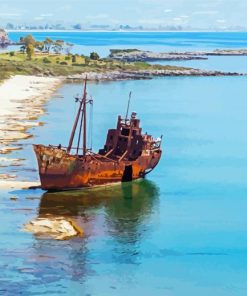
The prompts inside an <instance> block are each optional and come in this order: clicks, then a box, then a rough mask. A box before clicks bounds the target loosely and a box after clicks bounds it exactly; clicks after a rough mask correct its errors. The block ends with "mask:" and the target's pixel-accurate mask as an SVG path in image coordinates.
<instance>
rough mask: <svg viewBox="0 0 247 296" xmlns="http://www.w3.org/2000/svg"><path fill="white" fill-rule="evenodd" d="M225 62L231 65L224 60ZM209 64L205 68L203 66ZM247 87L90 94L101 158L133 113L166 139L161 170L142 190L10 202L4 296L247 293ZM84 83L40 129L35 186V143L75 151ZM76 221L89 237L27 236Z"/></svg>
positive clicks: (97, 87)
mask: <svg viewBox="0 0 247 296" xmlns="http://www.w3.org/2000/svg"><path fill="white" fill-rule="evenodd" d="M226 62H227V61H226ZM198 63H199V62H198ZM246 83H247V78H246V77H198V78H196V77H194V78H193V77H175V78H160V79H153V80H145V81H140V80H139V81H122V82H107V83H106V82H105V83H98V84H96V83H90V85H89V94H92V95H93V97H94V143H93V145H94V148H95V150H97V149H98V148H100V147H101V146H102V145H103V143H104V140H105V136H106V131H107V129H108V128H111V127H114V126H115V124H116V119H117V115H118V114H119V113H122V114H124V110H125V107H126V103H127V97H128V93H129V91H130V90H131V91H132V92H133V100H132V104H131V109H132V110H135V111H137V113H138V115H139V117H140V118H141V123H142V127H143V130H144V132H145V131H148V132H150V133H151V134H153V135H154V136H160V135H161V134H163V135H164V143H163V149H164V154H163V157H162V159H161V162H160V164H159V165H158V167H157V168H156V169H155V170H154V172H153V173H152V174H150V175H149V176H148V178H147V179H146V180H144V181H140V182H133V183H129V184H124V185H118V186H115V187H111V188H104V189H100V190H99V189H98V190H89V191H81V192H74V193H73V192H68V193H63V194H61V193H60V194H59V193H57V194H47V193H44V192H42V191H41V190H37V191H33V190H24V191H15V190H13V191H11V192H7V191H1V193H0V195H1V203H0V215H1V219H2V223H1V224H0V237H1V245H0V294H3V295H19V294H23V295H44V294H46V295H59V294H62V295H162V296H163V295H172V296H180V295H193V296H194V295H195V296H197V295H200V296H208V295H210V294H211V295H217V296H221V295H222V296H228V295H229V296H245V295H246V293H247V283H246V275H247V216H246V208H247V198H246V195H247V183H246V176H247V149H246V146H247V138H246V137H245V134H246V125H247V111H246V110H247V100H246V92H245V88H246ZM81 91H82V86H81V85H78V84H67V85H64V86H63V87H62V88H61V89H60V90H59V91H58V94H60V95H62V98H58V97H56V98H53V99H52V100H50V101H49V103H47V105H46V106H45V109H46V111H47V112H46V114H45V115H44V116H42V118H41V121H43V122H44V123H45V125H44V126H41V127H38V128H35V129H33V130H32V133H34V135H35V137H34V138H33V139H29V140H28V141H25V146H24V150H21V151H17V152H15V153H14V154H12V157H21V158H24V159H25V160H23V166H22V167H21V168H18V167H12V168H9V169H8V170H9V171H12V173H14V172H13V171H17V172H16V173H17V174H18V175H20V176H21V177H22V178H26V179H35V178H36V177H37V172H36V171H33V170H35V169H36V162H35V159H34V155H33V152H32V148H31V146H30V144H31V143H54V144H58V143H61V144H67V142H68V133H69V132H70V129H71V124H72V121H73V117H74V114H75V103H74V100H73V95H74V94H77V93H81ZM47 214H50V215H53V216H61V215H62V216H66V217H73V218H74V219H76V221H77V222H78V223H79V224H80V225H81V226H82V228H83V229H84V231H85V237H83V238H74V239H72V240H69V241H54V240H45V239H39V238H38V237H35V236H33V235H32V234H29V233H24V232H22V231H21V229H22V225H23V224H24V223H25V222H28V221H30V220H31V219H32V218H35V217H37V216H43V215H47Z"/></svg>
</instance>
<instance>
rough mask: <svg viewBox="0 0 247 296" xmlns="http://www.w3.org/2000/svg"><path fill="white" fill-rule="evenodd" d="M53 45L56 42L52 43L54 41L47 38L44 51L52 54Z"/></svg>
mask: <svg viewBox="0 0 247 296" xmlns="http://www.w3.org/2000/svg"><path fill="white" fill-rule="evenodd" d="M53 43H54V42H53V41H52V39H50V38H48V37H47V38H46V39H45V41H44V50H45V51H47V52H48V53H50V50H51V47H52V45H53Z"/></svg>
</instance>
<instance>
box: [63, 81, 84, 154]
mask: <svg viewBox="0 0 247 296" xmlns="http://www.w3.org/2000/svg"><path fill="white" fill-rule="evenodd" d="M77 100H78V99H77ZM79 101H80V105H79V109H78V112H77V115H76V118H75V122H74V125H73V128H72V131H71V135H70V140H69V145H68V148H67V153H70V151H71V148H72V145H73V141H74V137H75V132H76V128H77V125H78V122H79V119H80V116H82V117H81V123H82V121H83V156H85V155H86V153H87V122H86V104H87V77H86V79H85V84H84V93H83V98H82V100H79ZM82 107H83V109H82ZM81 125H82V124H81ZM81 125H80V131H79V139H80V137H81ZM79 141H80V140H78V142H79ZM78 150H79V143H78V147H77V153H78Z"/></svg>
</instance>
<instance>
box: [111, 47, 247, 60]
mask: <svg viewBox="0 0 247 296" xmlns="http://www.w3.org/2000/svg"><path fill="white" fill-rule="evenodd" d="M110 52H111V53H110V55H109V58H111V59H114V60H121V61H126V62H151V61H187V60H207V59H208V56H215V55H217V56H230V55H234V56H239V55H247V49H216V50H214V51H194V52H193V51H186V52H173V51H171V52H152V51H143V50H138V49H133V50H131V49H123V50H120V49H119V50H117V49H112V50H110Z"/></svg>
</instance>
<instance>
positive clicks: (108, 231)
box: [35, 180, 159, 282]
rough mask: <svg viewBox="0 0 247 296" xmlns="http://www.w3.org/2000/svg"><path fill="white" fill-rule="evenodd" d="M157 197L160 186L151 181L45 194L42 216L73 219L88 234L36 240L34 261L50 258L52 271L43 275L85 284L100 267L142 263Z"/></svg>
mask: <svg viewBox="0 0 247 296" xmlns="http://www.w3.org/2000/svg"><path fill="white" fill-rule="evenodd" d="M158 196H159V189H158V187H157V186H156V185H155V184H154V183H153V182H151V181H148V180H139V181H134V182H130V183H122V184H119V185H116V186H111V187H104V188H98V189H88V190H83V191H68V192H56V193H45V194H44V195H43V196H42V198H41V202H40V205H39V209H38V217H40V218H43V217H53V218H54V217H61V216H62V217H64V218H68V219H73V220H75V221H76V223H77V224H79V225H80V226H81V227H82V228H83V230H84V232H85V235H84V236H83V237H74V238H72V239H70V240H66V241H56V240H52V239H50V240H46V239H45V240H44V239H37V240H36V243H35V257H36V258H37V257H40V256H41V255H42V258H45V257H49V258H52V259H50V260H51V262H50V264H49V265H50V267H51V269H49V270H48V269H45V270H43V271H42V272H43V276H44V277H46V276H48V277H50V276H51V275H52V278H53V280H54V281H57V280H58V279H61V278H63V279H66V278H67V279H68V278H70V279H71V278H72V279H73V280H74V281H79V282H85V281H86V280H87V278H88V277H90V275H94V274H97V272H98V271H97V268H98V266H99V263H100V264H102V263H103V264H107V265H109V264H110V265H111V264H113V265H115V264H119V263H120V264H121V263H126V264H138V254H139V252H140V243H141V241H142V239H143V238H144V236H145V235H147V234H148V233H149V232H150V231H152V229H150V223H149V221H150V219H151V216H152V215H154V214H155V213H156V212H157V209H156V210H155V208H156V207H157V205H158ZM37 238H38V237H37ZM46 264H47V262H46ZM55 266H56V267H55ZM57 266H59V267H60V270H61V271H59V273H57ZM55 270H56V272H55ZM54 272H55V274H54Z"/></svg>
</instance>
